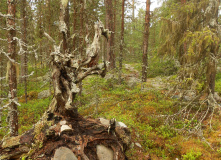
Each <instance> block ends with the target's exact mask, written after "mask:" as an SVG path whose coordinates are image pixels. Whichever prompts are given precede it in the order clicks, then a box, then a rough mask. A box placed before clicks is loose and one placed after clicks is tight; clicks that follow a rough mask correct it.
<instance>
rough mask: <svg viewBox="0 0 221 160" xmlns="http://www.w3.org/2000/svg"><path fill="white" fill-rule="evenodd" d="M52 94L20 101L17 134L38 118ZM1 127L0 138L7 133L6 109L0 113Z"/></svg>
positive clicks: (46, 106) (47, 104) (28, 127)
mask: <svg viewBox="0 0 221 160" xmlns="http://www.w3.org/2000/svg"><path fill="white" fill-rule="evenodd" d="M51 100H52V96H51V97H48V98H45V99H34V100H31V101H28V103H27V104H26V103H20V105H21V106H18V113H19V114H18V124H19V134H22V133H23V132H25V131H27V130H29V129H31V128H32V127H33V124H35V123H36V122H37V121H38V120H40V118H41V116H42V115H43V113H44V112H45V111H46V110H47V108H48V106H49V104H50V102H51ZM2 115H3V116H2V125H1V126H2V127H3V128H2V129H0V138H2V137H3V136H5V135H6V134H7V133H8V128H7V126H8V122H7V115H8V112H7V111H6V110H4V111H3V114H2Z"/></svg>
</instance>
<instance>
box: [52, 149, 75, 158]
mask: <svg viewBox="0 0 221 160" xmlns="http://www.w3.org/2000/svg"><path fill="white" fill-rule="evenodd" d="M54 160H78V159H77V157H76V156H75V155H74V153H73V152H72V151H71V150H70V149H69V148H66V147H60V148H58V149H56V151H55V154H54Z"/></svg>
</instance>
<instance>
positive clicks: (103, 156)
mask: <svg viewBox="0 0 221 160" xmlns="http://www.w3.org/2000/svg"><path fill="white" fill-rule="evenodd" d="M97 156H98V160H113V159H114V152H113V150H112V149H109V148H107V147H105V146H104V145H97Z"/></svg>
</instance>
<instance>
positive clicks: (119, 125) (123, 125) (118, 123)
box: [117, 122, 127, 128]
mask: <svg viewBox="0 0 221 160" xmlns="http://www.w3.org/2000/svg"><path fill="white" fill-rule="evenodd" d="M117 127H124V128H127V125H126V124H124V123H123V122H117Z"/></svg>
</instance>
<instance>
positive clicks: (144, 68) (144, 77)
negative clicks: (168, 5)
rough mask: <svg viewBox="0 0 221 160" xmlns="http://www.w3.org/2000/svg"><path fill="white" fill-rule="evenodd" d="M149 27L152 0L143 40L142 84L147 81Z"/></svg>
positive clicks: (147, 10)
mask: <svg viewBox="0 0 221 160" xmlns="http://www.w3.org/2000/svg"><path fill="white" fill-rule="evenodd" d="M149 27H150V0H147V1H146V14H145V25H144V40H143V64H142V82H146V81H147V68H148V39H149Z"/></svg>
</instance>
